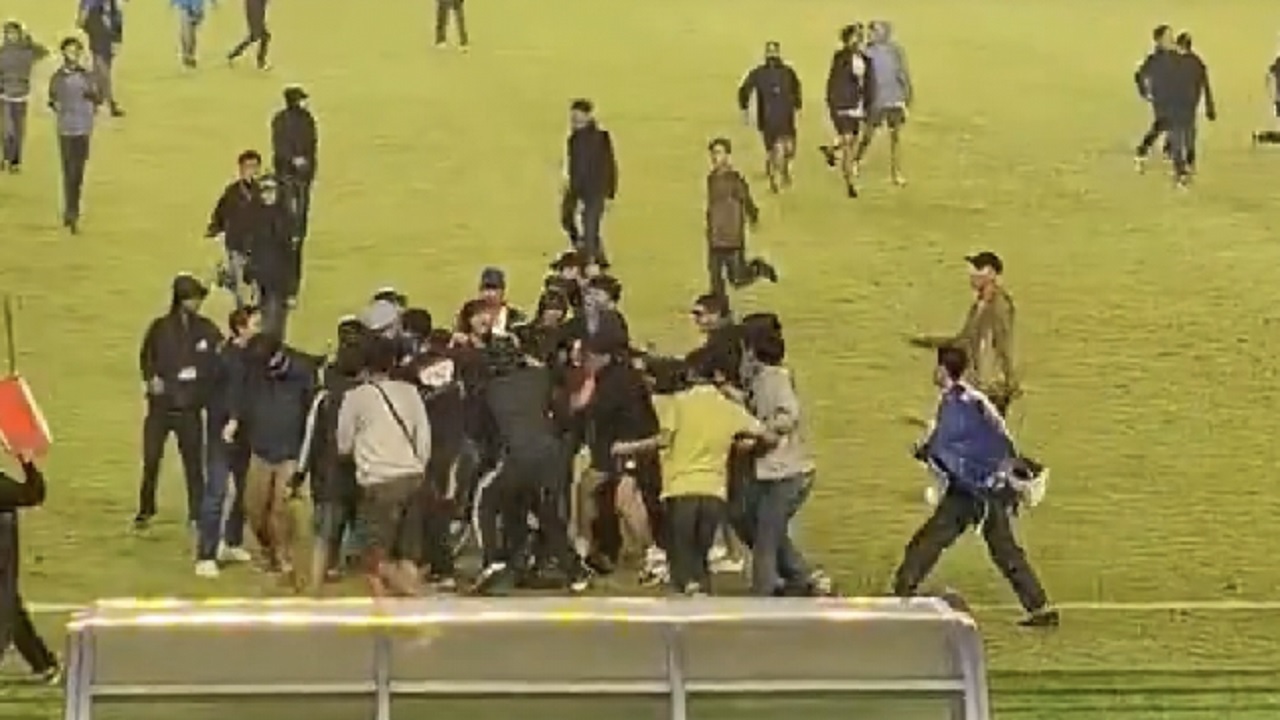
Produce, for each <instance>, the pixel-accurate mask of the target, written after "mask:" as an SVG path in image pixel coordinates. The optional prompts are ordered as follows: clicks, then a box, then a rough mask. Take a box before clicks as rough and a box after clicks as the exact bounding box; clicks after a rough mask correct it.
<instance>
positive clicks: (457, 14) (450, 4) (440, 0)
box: [436, 0, 471, 51]
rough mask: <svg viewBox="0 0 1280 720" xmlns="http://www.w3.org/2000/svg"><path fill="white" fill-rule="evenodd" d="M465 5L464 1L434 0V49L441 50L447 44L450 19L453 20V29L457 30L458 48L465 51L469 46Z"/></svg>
mask: <svg viewBox="0 0 1280 720" xmlns="http://www.w3.org/2000/svg"><path fill="white" fill-rule="evenodd" d="M465 3H466V0H436V47H438V48H442V47H445V46H446V45H447V44H448V30H449V18H450V17H452V18H453V23H454V27H456V28H457V29H458V47H460V48H462V49H463V50H464V51H465V50H466V49H467V47H469V46H470V44H471V40H470V37H469V36H468V35H467V14H466V11H465V8H464V5H465Z"/></svg>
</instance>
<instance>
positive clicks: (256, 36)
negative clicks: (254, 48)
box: [227, 0, 271, 70]
mask: <svg viewBox="0 0 1280 720" xmlns="http://www.w3.org/2000/svg"><path fill="white" fill-rule="evenodd" d="M267 1H268V0H244V19H245V24H246V25H247V26H248V34H247V35H245V38H244V40H241V41H240V44H239V45H236V46H235V47H234V48H232V49H231V52H229V53H227V62H229V63H234V62H235V61H236V60H238V59H239V58H240V56H241V55H243V54H244V52H245V51H246V50H248V49H249V46H250V45H253V44H255V43H256V44H257V45H258V69H259V70H270V69H271V65H270V64H269V63H268V62H267V52H268V51H269V50H270V49H271V31H270V30H268V29H267Z"/></svg>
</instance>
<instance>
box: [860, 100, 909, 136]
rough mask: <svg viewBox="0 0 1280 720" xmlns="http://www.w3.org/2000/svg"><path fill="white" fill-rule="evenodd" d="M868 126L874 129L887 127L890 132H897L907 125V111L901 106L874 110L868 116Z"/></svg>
mask: <svg viewBox="0 0 1280 720" xmlns="http://www.w3.org/2000/svg"><path fill="white" fill-rule="evenodd" d="M867 124H868V125H870V126H871V127H873V128H878V127H884V126H886V125H887V126H888V127H889V129H890V130H897V129H898V128H900V127H902V126H903V125H906V124H907V109H906V108H905V107H903V106H901V105H890V106H888V107H882V108H872V110H871V113H870V114H869V115H868V116H867Z"/></svg>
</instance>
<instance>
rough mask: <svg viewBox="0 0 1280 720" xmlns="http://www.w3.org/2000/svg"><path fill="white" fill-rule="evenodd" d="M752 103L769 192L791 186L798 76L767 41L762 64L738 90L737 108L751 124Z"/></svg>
mask: <svg viewBox="0 0 1280 720" xmlns="http://www.w3.org/2000/svg"><path fill="white" fill-rule="evenodd" d="M752 96H755V101H756V128H757V129H758V130H759V131H760V137H761V138H763V139H764V149H765V152H766V153H768V156H767V159H766V160H765V164H764V169H765V173H766V174H767V175H768V176H769V189H770V190H772V191H773V192H775V193H776V192H778V187H779V186H780V185H781V186H782V187H790V186H791V161H792V160H793V159H794V158H795V155H796V113H798V112H800V108H801V106H802V104H803V99H802V98H803V93H802V92H801V90H800V76H799V75H797V74H796V71H795V70H794V69H792V67H791V66H790V65H788V64H787V63H786V62H784V61H783V60H782V46H781V45H780V44H779V43H777V42H773V41H771V42H768V43H765V46H764V62H763V63H761V64H759V65H757V66H756V67H754V68H752V70H751V72H749V73H747V77H746V78H745V79H743V81H742V85H741V86H739V87H738V108H739V109H740V110H741V111H742V118H743V120H744V121H745V122H746V123H747V124H751V116H750V115H748V113H747V108H748V107H749V106H750V105H751V98H752Z"/></svg>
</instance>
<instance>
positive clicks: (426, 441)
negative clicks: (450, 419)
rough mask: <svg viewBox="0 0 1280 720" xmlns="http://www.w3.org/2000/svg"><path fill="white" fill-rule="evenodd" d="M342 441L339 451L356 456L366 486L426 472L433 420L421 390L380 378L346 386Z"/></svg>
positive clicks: (339, 440)
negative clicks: (352, 386)
mask: <svg viewBox="0 0 1280 720" xmlns="http://www.w3.org/2000/svg"><path fill="white" fill-rule="evenodd" d="M393 408H394V409H393ZM397 417H398V418H399V419H397ZM402 423H403V425H402ZM337 445H338V453H339V454H340V455H350V456H352V457H354V458H355V463H356V481H357V482H359V484H360V485H361V486H369V485H377V484H380V483H385V482H389V481H392V480H396V479H399V478H404V477H409V476H413V475H424V474H425V473H426V468H427V461H428V460H429V459H430V457H431V423H430V421H429V420H428V419H427V409H426V406H425V405H424V404H423V402H422V396H421V395H420V394H419V393H418V389H417V388H415V387H414V386H412V385H410V384H409V383H406V382H401V381H399V380H380V381H375V382H369V383H365V384H363V385H361V386H359V387H356V388H352V389H351V390H349V391H347V394H346V396H345V397H344V398H343V400H342V407H341V409H339V411H338V432H337Z"/></svg>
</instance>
